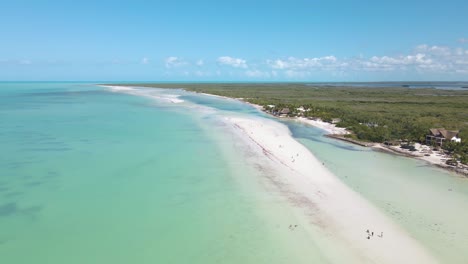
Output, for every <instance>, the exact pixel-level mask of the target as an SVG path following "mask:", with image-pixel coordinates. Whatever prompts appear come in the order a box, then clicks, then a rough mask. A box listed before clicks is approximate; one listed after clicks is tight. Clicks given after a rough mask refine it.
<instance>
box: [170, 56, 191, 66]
mask: <svg viewBox="0 0 468 264" xmlns="http://www.w3.org/2000/svg"><path fill="white" fill-rule="evenodd" d="M165 63H166V68H175V67H180V66H185V65H187V64H188V62H186V61H184V60H183V59H181V58H178V57H173V56H172V57H168V58H166V59H165Z"/></svg>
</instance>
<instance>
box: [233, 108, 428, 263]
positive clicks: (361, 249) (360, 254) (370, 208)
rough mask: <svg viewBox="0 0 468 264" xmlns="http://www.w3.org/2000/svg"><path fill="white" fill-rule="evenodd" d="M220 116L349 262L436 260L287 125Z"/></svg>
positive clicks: (283, 190) (293, 201)
mask: <svg viewBox="0 0 468 264" xmlns="http://www.w3.org/2000/svg"><path fill="white" fill-rule="evenodd" d="M224 119H225V121H226V122H227V123H229V124H230V125H231V127H232V128H233V130H235V131H237V132H238V134H239V135H240V138H243V141H244V143H245V144H246V145H248V146H249V148H250V149H252V150H254V153H256V155H257V156H259V157H262V158H263V159H264V160H266V162H265V161H264V162H263V163H262V162H261V161H259V164H262V166H268V167H269V168H270V171H272V173H270V174H272V175H273V176H272V175H270V177H272V181H274V183H275V186H277V188H279V189H280V191H281V192H282V193H283V194H284V195H285V196H286V197H287V199H288V200H289V201H290V202H291V203H292V204H293V205H294V207H296V208H299V211H301V212H302V213H303V214H305V216H306V217H307V218H308V219H310V224H311V225H312V226H313V227H314V228H318V229H319V230H320V231H321V232H323V233H324V234H326V237H327V239H329V240H330V241H333V243H332V244H334V243H336V245H337V247H339V248H340V249H341V250H344V252H343V254H347V255H348V256H349V257H350V258H351V259H350V261H349V263H437V261H436V260H435V259H434V258H433V257H432V256H431V255H430V253H428V252H427V250H426V249H425V248H424V247H422V246H421V245H420V244H419V242H417V241H416V240H414V238H412V237H411V236H410V235H409V234H408V233H406V231H404V230H403V229H402V228H400V227H399V226H398V225H396V224H395V223H394V222H393V221H392V220H391V219H390V218H388V217H387V216H386V215H385V214H384V213H383V212H381V211H380V210H379V209H377V208H376V207H375V206H374V205H372V204H370V203H369V202H368V201H367V200H365V199H364V198H363V197H361V196H360V195H359V194H358V193H356V192H355V191H353V190H351V189H350V188H349V187H347V186H346V185H345V184H344V183H343V182H341V181H340V180H339V179H338V178H337V177H336V176H335V175H334V174H333V173H331V172H330V171H329V170H328V169H327V168H326V164H324V163H322V162H320V161H319V160H318V159H317V158H316V157H315V156H314V155H313V154H312V153H311V152H310V151H309V150H308V149H307V148H306V147H304V146H303V145H302V144H300V143H299V142H297V141H296V140H295V139H294V138H293V137H292V136H291V132H290V131H289V129H288V128H287V126H286V125H283V124H281V123H278V122H276V121H275V120H268V119H264V118H246V117H225V118H224ZM264 164H267V165H264ZM366 230H370V231H369V233H366ZM372 232H375V234H374V235H372V234H371V233H372ZM381 234H383V236H382V237H380V235H381ZM377 235H379V236H377ZM395 252H399V253H398V254H394V253H395Z"/></svg>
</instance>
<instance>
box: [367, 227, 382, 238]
mask: <svg viewBox="0 0 468 264" xmlns="http://www.w3.org/2000/svg"><path fill="white" fill-rule="evenodd" d="M366 233H367V239H371V237H373V236H374V231H369V229H367V230H366ZM377 236H378V237H380V238H383V232H380V235H377Z"/></svg>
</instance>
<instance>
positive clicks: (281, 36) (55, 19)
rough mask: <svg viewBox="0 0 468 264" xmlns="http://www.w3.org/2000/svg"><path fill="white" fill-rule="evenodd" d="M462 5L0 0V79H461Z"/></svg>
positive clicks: (466, 38) (467, 50) (465, 37)
mask: <svg viewBox="0 0 468 264" xmlns="http://www.w3.org/2000/svg"><path fill="white" fill-rule="evenodd" d="M383 2H385V3H383ZM467 13H468V1H450V0H448V1H431V0H428V1H399V0H395V1H337V0H331V1H313V0H309V1H296V0H288V1H272V0H270V1H263V0H257V1H244V0H240V1H231V2H228V1H138V0H135V1H107V0H104V1H86V0H84V1H66V0H64V1H32V0H30V1H22V0H15V1H4V0H0V14H1V15H0V34H1V38H0V80H23V81H27V80H112V81H114V80H137V81H138V80H141V81H150V80H154V81H179V80H180V81H190V80H193V81H399V80H403V81H405V80H416V81H417V80H465V81H466V80H468V15H466V14H467Z"/></svg>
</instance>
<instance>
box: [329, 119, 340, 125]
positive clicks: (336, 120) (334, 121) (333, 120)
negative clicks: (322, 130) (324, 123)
mask: <svg viewBox="0 0 468 264" xmlns="http://www.w3.org/2000/svg"><path fill="white" fill-rule="evenodd" d="M339 122H341V118H333V119H332V121H331V123H332V124H338V123H339Z"/></svg>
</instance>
